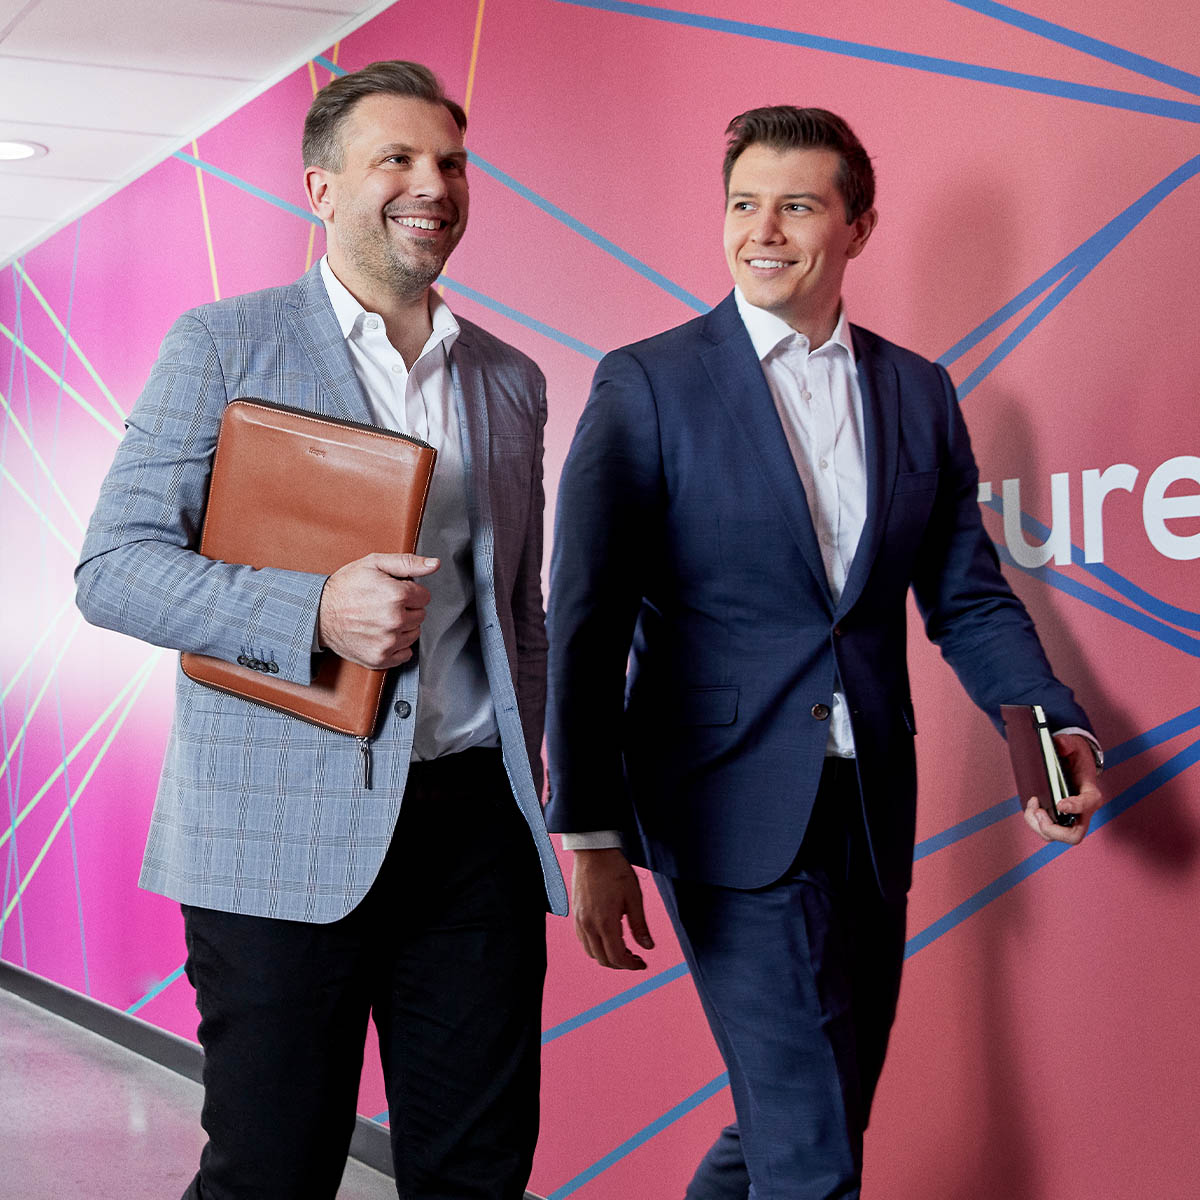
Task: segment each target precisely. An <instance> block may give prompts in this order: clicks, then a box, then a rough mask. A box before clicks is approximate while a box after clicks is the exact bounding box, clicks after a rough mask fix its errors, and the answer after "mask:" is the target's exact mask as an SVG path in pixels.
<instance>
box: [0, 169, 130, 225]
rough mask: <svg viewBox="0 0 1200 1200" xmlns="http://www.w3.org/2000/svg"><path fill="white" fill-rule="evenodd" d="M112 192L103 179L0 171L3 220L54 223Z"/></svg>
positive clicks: (0, 197) (0, 214) (0, 199)
mask: <svg viewBox="0 0 1200 1200" xmlns="http://www.w3.org/2000/svg"><path fill="white" fill-rule="evenodd" d="M109 190H111V189H110V185H109V184H108V183H107V182H106V181H105V180H103V179H47V178H46V177H45V176H44V175H43V176H36V175H18V174H15V173H14V172H12V171H8V170H5V169H0V217H25V218H28V219H35V220H38V221H47V222H48V221H51V220H53V219H55V218H56V217H57V215H58V214H59V213H61V212H64V211H67V210H71V209H79V208H81V207H83V206H85V205H87V204H88V201H89V200H92V199H93V198H95V199H99V197H100V196H102V195H103V194H104V193H105V192H107V191H109Z"/></svg>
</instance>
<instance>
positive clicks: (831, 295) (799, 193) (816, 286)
mask: <svg viewBox="0 0 1200 1200" xmlns="http://www.w3.org/2000/svg"><path fill="white" fill-rule="evenodd" d="M839 163H840V160H839V158H838V155H837V153H836V151H833V150H826V149H813V150H773V149H772V148H771V147H770V146H767V145H762V144H755V145H752V146H748V147H747V148H746V150H744V151H743V152H742V154H741V155H740V156H739V157H738V159H737V160H736V162H734V164H733V170H732V171H731V172H730V176H729V195H728V197H727V199H726V202H725V261H726V262H727V263H728V264H729V271H730V274H731V275H732V276H733V281H734V283H735V284H737V286H738V287H739V288H741V291H742V295H743V296H745V297H746V299H747V300H748V301H749V302H750V303H751V304H753V305H754V306H755V307H756V308H765V309H766V310H767V311H768V312H771V313H774V314H775V315H776V316H777V317H780V318H782V319H783V320H784V321H786V322H787V323H788V324H789V325H791V326H792V328H793V329H796V330H798V331H799V332H800V333H803V334H805V335H806V336H807V337H808V339H809V342H810V343H811V344H812V346H813V347H814V348H815V347H817V346H820V345H822V344H823V343H824V342H825V341H827V340H828V338H829V336H830V334H832V333H833V328H834V326H835V325H836V324H837V314H838V305H839V303H840V300H841V294H842V276H843V275H844V274H845V272H846V264H847V263H848V262H849V261H850V260H851V259H852V258H857V257H858V255H859V254H860V253H861V252H862V248H863V247H864V246H865V245H866V244H867V239H868V238H869V237H870V236H871V230H872V229H874V228H875V210H874V209H868V210H867V212H865V213H863V214H862V216H860V217H858V218H857V220H854V221H851V222H850V223H849V224H847V222H846V206H845V202H844V200H843V198H842V195H841V192H840V191H839V190H838V185H837V174H838V166H839Z"/></svg>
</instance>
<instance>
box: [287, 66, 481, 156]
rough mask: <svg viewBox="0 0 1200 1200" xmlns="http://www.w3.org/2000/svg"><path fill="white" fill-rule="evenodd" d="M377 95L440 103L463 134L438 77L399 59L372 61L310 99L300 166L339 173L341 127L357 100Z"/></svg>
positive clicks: (458, 111) (461, 115) (459, 114)
mask: <svg viewBox="0 0 1200 1200" xmlns="http://www.w3.org/2000/svg"><path fill="white" fill-rule="evenodd" d="M378 95H384V96H411V97H412V98H413V99H414V100H428V101H429V102H430V104H440V105H442V106H443V107H444V108H445V109H446V110H447V111H448V112H449V113H450V115H451V116H452V117H453V118H454V123H455V124H456V125H457V126H458V129H459V132H460V133H465V132H466V128H467V114H466V113H465V112H463V109H462V106H461V105H459V104H456V103H455V102H454V101H453V100H451V99H450V98H449V97H448V96H447V95H446V93H445V92H444V91H443V90H442V85H441V82H440V81H439V80H438V77H437V76H436V75H435V74H434V73H433V72H432V71H431V70H430V69H429V68H428V67H423V66H422V65H421V64H420V63H414V62H401V61H400V60H399V59H391V60H388V61H384V62H374V63H371V64H370V66H366V67H363V68H362V70H361V71H355V72H354V73H353V74H351V75H342V76H341V77H340V78H338V79H335V80H333V82H332V83H329V84H326V85H325V87H323V88H322V89H321V90H320V91H319V92H318V93H317V94H316V95H315V96H314V97H313V102H312V107H311V108H309V110H308V116H307V117H305V118H304V140H303V142H302V143H301V151H302V152H303V154H304V165H305V166H306V167H324V168H326V170H329V171H340V170H341V169H342V127H343V126H344V125H345V123H346V121H347V120H348V118H349V116H350V113H351V112H352V111H353V109H354V106H355V105H356V104H357V103H358V102H359V101H360V100H362V99H364V98H365V97H367V96H378Z"/></svg>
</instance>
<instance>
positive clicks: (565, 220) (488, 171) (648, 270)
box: [313, 54, 712, 313]
mask: <svg viewBox="0 0 1200 1200" xmlns="http://www.w3.org/2000/svg"><path fill="white" fill-rule="evenodd" d="M313 62H315V63H316V64H317V65H318V66H321V67H324V68H325V69H326V70H327V71H332V72H333V73H334V74H335V75H345V74H346V73H347V72H346V68H345V67H340V66H338V65H337V64H336V63H334V62H332V61H331V60H330V59H328V58H326V57H325V56H324V55H321V54H318V55H317V56H316V57H315V58H314V59H313ZM467 153H468V156H469V158H470V160H471V163H472V164H473V165H474V166H476V167H478V168H479V169H480V170H481V171H482V172H483V173H484V174H485V175H490V176H491V177H492V178H493V179H494V180H496V182H497V183H501V184H503V185H504V186H505V187H506V188H508V189H509V190H510V191H512V192H515V193H516V194H517V195H518V196H520V197H521V199H522V200H527V201H528V202H529V203H530V204H532V205H533V206H534V207H535V208H539V209H541V211H542V212H544V213H546V214H547V215H548V216H551V217H553V218H554V219H555V220H556V221H558V222H559V223H560V224H562V225H565V226H566V227H567V228H568V229H570V230H571V231H572V232H574V233H577V234H579V236H580V237H582V238H584V239H585V240H586V241H588V242H591V244H592V245H593V246H596V247H598V248H599V249H601V250H603V251H604V252H605V253H606V254H609V255H611V256H612V257H613V258H615V259H616V260H617V261H618V262H619V263H621V264H622V265H623V266H626V267H628V268H629V269H630V270H631V271H634V272H635V273H636V274H638V275H640V276H641V277H642V278H643V279H648V280H649V281H650V282H651V283H653V284H655V285H656V286H658V287H660V288H662V290H663V291H664V292H666V293H667V294H668V295H669V296H673V297H674V298H675V299H676V300H679V301H681V302H682V303H684V304H686V305H687V306H688V307H689V308H690V309H692V310H693V311H695V312H698V313H706V312H708V310H709V309H710V308H712V305H711V304H707V303H705V301H703V300H701V299H700V297H699V296H693V295H692V293H691V292H689V291H687V290H686V289H685V288H682V287H680V286H679V284H677V283H676V282H675V281H674V280H672V279H668V278H667V277H666V276H665V275H664V274H663V273H662V272H661V271H656V270H655V269H654V268H653V267H652V266H650V265H649V264H648V263H644V262H642V260H641V259H640V258H636V257H635V256H634V255H632V254H630V253H629V251H628V250H625V249H623V248H622V247H620V246H618V245H617V244H616V242H614V241H612V240H611V239H609V238H606V237H605V236H604V234H602V233H600V232H599V231H598V230H595V229H593V228H592V227H591V226H590V225H585V224H584V223H583V222H582V221H581V220H579V218H578V217H573V216H572V215H571V214H570V213H569V212H567V210H566V209H565V208H561V207H560V206H559V205H557V204H555V203H554V201H552V200H547V199H546V197H545V196H542V195H540V194H539V193H537V192H535V191H534V190H533V189H532V188H531V187H528V186H527V185H526V184H523V183H522V182H521V181H520V180H519V179H514V178H513V177H512V176H511V175H509V174H508V172H507V171H503V170H501V169H500V168H499V167H498V166H496V165H495V164H494V163H490V162H488V161H487V159H485V158H481V157H480V156H479V155H478V154H476V153H475V152H474V151H473V150H468V151H467Z"/></svg>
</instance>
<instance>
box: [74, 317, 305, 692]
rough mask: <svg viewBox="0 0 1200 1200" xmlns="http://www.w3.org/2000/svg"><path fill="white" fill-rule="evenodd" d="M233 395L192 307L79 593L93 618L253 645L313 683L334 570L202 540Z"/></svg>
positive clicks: (108, 497) (142, 419) (227, 647)
mask: <svg viewBox="0 0 1200 1200" xmlns="http://www.w3.org/2000/svg"><path fill="white" fill-rule="evenodd" d="M232 398H233V397H231V396H229V395H228V394H227V390H226V383H225V376H224V370H223V365H222V361H221V356H220V354H219V353H218V350H217V347H216V344H215V343H214V341H213V337H212V335H211V333H210V331H209V329H208V326H207V325H206V324H205V321H204V319H203V314H202V313H200V312H192V313H187V314H185V315H184V316H182V317H180V318H179V320H178V321H176V323H175V325H174V326H173V327H172V328H171V330H170V332H169V333H168V334H167V337H166V339H165V341H164V342H163V345H162V349H161V351H160V352H159V357H158V361H157V363H156V364H155V366H154V370H153V371H152V373H151V375H150V379H149V381H148V382H147V384H146V387H145V389H144V390H143V392H142V394H141V396H140V398H139V399H138V401H137V403H136V404H135V405H134V408H133V411H132V412H131V413H130V415H129V419H128V421H127V422H126V429H127V431H126V435H125V438H124V440H123V441H122V442H121V445H120V447H119V448H118V450H117V454H116V458H115V459H114V461H113V464H112V467H111V468H110V469H109V472H108V475H107V476H106V478H105V480H104V482H103V484H102V486H101V489H100V496H99V500H98V501H97V504H96V509H95V512H94V513H93V515H92V519H91V523H90V524H89V526H88V531H87V536H86V538H85V539H84V544H83V552H82V556H81V558H80V562H79V566H78V567H77V568H76V572H75V580H76V586H77V594H76V600H77V603H78V605H79V608H80V610H81V611H82V612H83V615H84V616H85V617H86V618H87V620H88V621H90V622H92V623H93V624H95V625H102V626H104V627H105V628H108V629H115V630H117V631H118V632H121V633H126V634H130V635H131V636H133V637H136V638H139V639H141V640H142V641H146V642H151V643H153V644H154V645H157V646H166V647H170V648H172V649H176V650H191V651H195V652H197V653H201V654H209V655H213V656H215V657H217V658H223V659H227V660H229V661H236V660H237V657H238V655H239V654H249V655H252V656H254V657H257V658H263V659H266V660H268V661H274V662H276V663H277V664H278V666H279V674H280V675H281V676H283V677H284V678H285V679H290V680H293V681H295V682H298V683H309V682H311V681H312V676H313V662H314V660H313V654H312V647H313V645H314V642H313V636H314V631H315V626H316V618H317V609H318V606H319V604H320V598H321V589H322V588H323V587H324V584H325V577H324V576H321V575H308V574H303V573H301V572H295V571H281V570H275V569H263V570H254V569H252V568H250V567H246V566H235V565H231V564H229V563H222V562H213V561H210V560H209V559H206V558H203V557H202V556H201V555H200V554H198V553H196V551H195V549H194V548H195V547H196V546H197V545H198V544H199V540H200V530H201V522H202V518H203V512H204V504H205V499H206V496H207V491H208V481H209V474H210V470H211V465H212V458H213V453H214V450H215V447H216V441H217V433H218V430H219V428H220V423H221V416H222V414H223V413H224V411H225V405H226V404H227V403H228V401H229V400H230V399H232Z"/></svg>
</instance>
